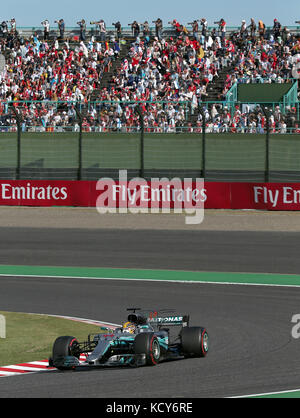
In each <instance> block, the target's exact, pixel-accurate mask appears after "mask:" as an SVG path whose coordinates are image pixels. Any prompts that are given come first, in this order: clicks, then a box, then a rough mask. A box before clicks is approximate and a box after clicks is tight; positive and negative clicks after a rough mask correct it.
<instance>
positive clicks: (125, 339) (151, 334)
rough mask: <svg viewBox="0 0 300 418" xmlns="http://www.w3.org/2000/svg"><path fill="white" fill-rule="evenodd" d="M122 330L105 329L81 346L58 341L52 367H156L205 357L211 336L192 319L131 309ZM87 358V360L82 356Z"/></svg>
mask: <svg viewBox="0 0 300 418" xmlns="http://www.w3.org/2000/svg"><path fill="white" fill-rule="evenodd" d="M128 311H130V314H129V315H128V318H127V321H126V322H124V323H123V325H122V327H119V328H116V329H109V328H105V329H104V328H102V329H101V331H102V332H101V333H99V334H95V335H94V334H93V335H89V336H88V338H87V340H86V341H84V342H79V341H78V340H77V339H76V338H75V337H70V336H65V337H59V338H57V339H56V341H55V342H54V345H53V350H52V357H51V358H50V359H49V366H50V367H54V368H57V369H59V370H74V369H77V368H81V367H103V366H105V367H107V366H134V367H138V366H146V365H149V366H155V365H157V364H158V363H159V362H161V361H165V360H169V359H179V358H186V357H205V356H206V354H207V353H208V347H209V343H208V333H207V331H206V329H205V328H202V327H190V326H189V315H175V314H174V313H172V314H169V315H167V312H169V311H160V312H157V311H155V312H150V311H148V312H146V311H141V310H140V309H139V308H131V309H128ZM82 355H85V360H84V361H82V360H81V358H82V357H81V356H82Z"/></svg>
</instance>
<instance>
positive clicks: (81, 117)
mask: <svg viewBox="0 0 300 418" xmlns="http://www.w3.org/2000/svg"><path fill="white" fill-rule="evenodd" d="M75 111H76V115H77V118H78V123H79V137H78V174H77V179H78V180H82V122H83V116H82V113H81V112H80V110H79V109H78V106H75Z"/></svg>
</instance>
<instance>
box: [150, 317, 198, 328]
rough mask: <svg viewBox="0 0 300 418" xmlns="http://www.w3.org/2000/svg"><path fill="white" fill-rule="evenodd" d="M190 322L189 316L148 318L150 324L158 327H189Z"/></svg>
mask: <svg viewBox="0 0 300 418" xmlns="http://www.w3.org/2000/svg"><path fill="white" fill-rule="evenodd" d="M189 322H190V317H189V315H171V316H170V315H169V316H155V315H150V316H149V317H148V323H149V324H151V325H157V326H174V325H177V326H182V327H188V326H189Z"/></svg>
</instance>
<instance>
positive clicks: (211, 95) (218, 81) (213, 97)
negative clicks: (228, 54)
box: [205, 62, 236, 102]
mask: <svg viewBox="0 0 300 418" xmlns="http://www.w3.org/2000/svg"><path fill="white" fill-rule="evenodd" d="M235 67H236V62H233V63H232V64H231V65H230V66H227V67H224V68H222V70H220V71H219V77H218V78H215V79H214V81H213V82H212V83H210V84H209V85H208V86H207V90H206V91H207V97H206V98H205V101H206V102H214V101H220V100H223V90H224V87H225V81H226V78H227V75H228V74H230V73H231V72H232V71H233V69H234V68H235Z"/></svg>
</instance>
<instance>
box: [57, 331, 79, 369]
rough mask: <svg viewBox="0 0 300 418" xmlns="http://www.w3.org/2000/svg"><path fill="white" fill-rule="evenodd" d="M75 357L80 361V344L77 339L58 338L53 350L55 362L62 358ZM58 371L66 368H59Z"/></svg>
mask: <svg viewBox="0 0 300 418" xmlns="http://www.w3.org/2000/svg"><path fill="white" fill-rule="evenodd" d="M68 356H74V357H77V358H78V359H79V357H80V352H79V343H78V341H77V339H76V338H75V337H58V338H57V339H56V340H55V342H54V344H53V349H52V359H53V361H54V362H55V360H56V359H58V358H62V357H68ZM58 369H61V370H64V368H60V367H58Z"/></svg>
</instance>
